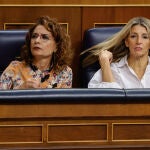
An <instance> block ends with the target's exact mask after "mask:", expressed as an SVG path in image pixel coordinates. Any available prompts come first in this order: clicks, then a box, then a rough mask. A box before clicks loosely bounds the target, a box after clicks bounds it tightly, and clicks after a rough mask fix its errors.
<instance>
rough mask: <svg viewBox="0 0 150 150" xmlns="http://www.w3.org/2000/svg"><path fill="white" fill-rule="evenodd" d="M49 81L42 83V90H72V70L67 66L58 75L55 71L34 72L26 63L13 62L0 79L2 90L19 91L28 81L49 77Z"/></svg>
mask: <svg viewBox="0 0 150 150" xmlns="http://www.w3.org/2000/svg"><path fill="white" fill-rule="evenodd" d="M48 74H49V76H48V79H46V80H45V81H44V82H41V83H40V87H41V88H71V87H72V69H71V68H70V67H68V66H66V67H65V68H64V69H63V70H62V71H61V72H59V73H58V74H56V73H55V72H54V71H53V70H51V71H50V73H49V71H48V70H45V71H41V70H39V69H37V70H36V71H33V70H32V69H31V67H30V66H27V65H26V64H25V62H24V61H12V62H11V63H10V65H9V66H8V67H7V68H6V69H5V71H4V72H3V73H2V75H1V77H0V89H19V87H20V86H21V85H22V84H23V83H24V81H27V80H28V79H31V80H32V79H38V80H39V79H41V78H44V77H45V76H46V75H48Z"/></svg>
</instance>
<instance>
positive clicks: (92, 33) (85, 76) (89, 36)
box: [81, 26, 122, 88]
mask: <svg viewBox="0 0 150 150" xmlns="http://www.w3.org/2000/svg"><path fill="white" fill-rule="evenodd" d="M121 29H122V26H119V27H101V28H92V29H89V30H87V31H86V32H85V34H84V38H83V51H84V50H86V49H88V48H90V47H92V46H94V45H96V44H98V43H100V42H102V41H104V40H106V39H107V38H108V37H110V36H112V35H113V34H115V33H117V32H119V31H120V30H121ZM84 57H85V56H83V58H81V61H82V60H83V59H84ZM99 68H100V66H99V63H98V62H96V63H94V64H92V65H90V66H88V67H86V68H82V86H83V87H84V88H87V87H88V82H89V81H90V79H91V78H92V77H93V75H94V74H95V72H96V71H97V70H98V69H99Z"/></svg>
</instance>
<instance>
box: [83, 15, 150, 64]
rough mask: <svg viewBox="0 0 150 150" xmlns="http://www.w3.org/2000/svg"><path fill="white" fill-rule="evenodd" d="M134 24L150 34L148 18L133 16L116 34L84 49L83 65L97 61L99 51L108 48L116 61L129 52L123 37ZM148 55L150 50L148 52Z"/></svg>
mask: <svg viewBox="0 0 150 150" xmlns="http://www.w3.org/2000/svg"><path fill="white" fill-rule="evenodd" d="M135 25H141V26H143V27H145V28H146V30H147V32H148V34H149V36H150V20H149V19H148V18H145V17H135V18H132V19H131V20H129V22H128V23H127V24H126V25H125V26H124V27H123V28H122V29H121V30H120V31H119V32H117V33H116V34H114V35H113V36H111V37H109V38H108V39H106V40H105V41H104V42H101V43H99V44H97V45H95V46H92V47H91V48H89V49H87V50H85V51H84V52H82V53H81V55H83V54H85V53H88V55H87V57H86V58H85V59H84V60H83V64H82V65H83V67H86V66H88V65H90V64H92V63H94V62H96V61H98V56H99V53H100V52H101V51H103V50H108V51H110V52H112V54H113V61H112V62H117V61H119V60H120V59H121V58H122V57H124V56H125V55H128V54H129V48H128V47H126V45H125V39H126V38H127V37H128V35H129V33H130V31H131V28H132V27H133V26H135ZM149 55H150V52H149Z"/></svg>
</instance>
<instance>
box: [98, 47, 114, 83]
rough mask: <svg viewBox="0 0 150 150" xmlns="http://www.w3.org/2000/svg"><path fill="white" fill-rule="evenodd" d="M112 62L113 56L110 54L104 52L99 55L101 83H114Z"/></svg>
mask: <svg viewBox="0 0 150 150" xmlns="http://www.w3.org/2000/svg"><path fill="white" fill-rule="evenodd" d="M112 60H113V55H112V53H111V52H109V51H107V50H104V51H101V52H100V54H99V63H100V66H101V71H102V81H103V82H114V81H115V79H114V77H113V74H112V71H111V66H110V64H111V62H112Z"/></svg>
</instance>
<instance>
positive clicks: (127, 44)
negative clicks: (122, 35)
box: [125, 39, 129, 47]
mask: <svg viewBox="0 0 150 150" xmlns="http://www.w3.org/2000/svg"><path fill="white" fill-rule="evenodd" d="M125 45H126V47H129V43H128V40H127V39H125Z"/></svg>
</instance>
